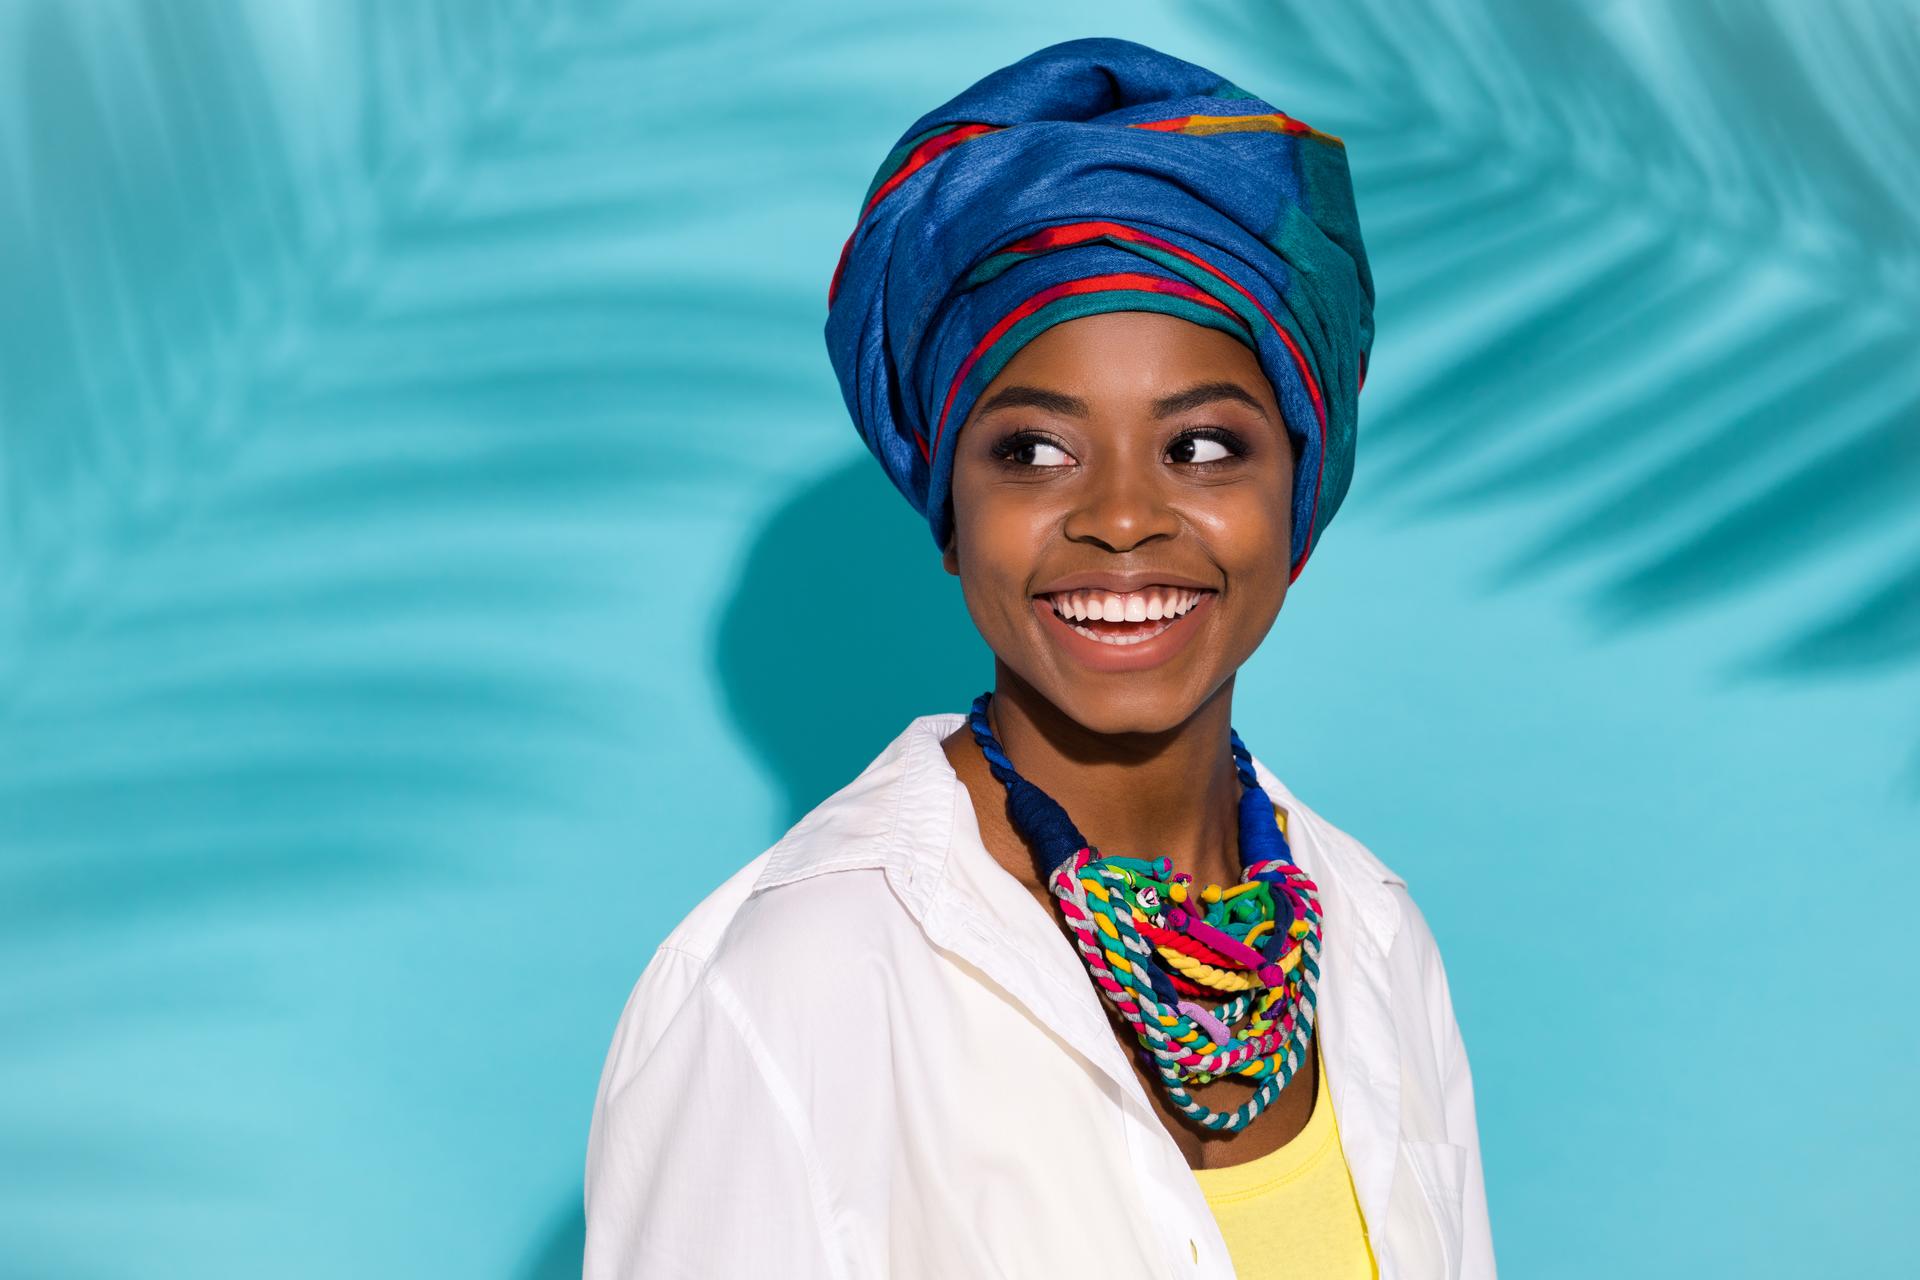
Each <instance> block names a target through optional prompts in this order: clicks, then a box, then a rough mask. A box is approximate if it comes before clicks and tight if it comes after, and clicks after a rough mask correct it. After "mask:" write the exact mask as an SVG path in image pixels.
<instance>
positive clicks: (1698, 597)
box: [1203, 0, 1920, 679]
mask: <svg viewBox="0 0 1920 1280" xmlns="http://www.w3.org/2000/svg"><path fill="white" fill-rule="evenodd" d="M1203 12H1204V13H1205V14H1206V17H1207V20H1208V23H1209V25H1210V26H1212V27H1213V28H1214V29H1215V30H1216V31H1217V32H1218V33H1220V34H1223V35H1225V36H1226V37H1228V38H1229V39H1230V41H1231V42H1232V45H1233V47H1234V48H1236V49H1237V50H1241V51H1243V53H1242V56H1244V57H1245V58H1247V59H1249V60H1250V61H1252V62H1253V63H1254V64H1255V67H1256V68H1257V69H1255V70H1249V71H1248V72H1246V73H1245V74H1246V75H1248V77H1249V78H1255V77H1257V82H1259V83H1263V84H1273V85H1279V86H1284V92H1286V93H1289V94H1297V95H1298V99H1299V101H1301V102H1303V103H1313V104H1315V108H1316V110H1317V111H1318V112H1319V113H1320V115H1321V117H1323V119H1317V120H1316V121H1315V123H1316V124H1317V125H1320V126H1321V127H1326V128H1330V129H1331V130H1332V131H1333V132H1335V133H1337V134H1340V135H1342V136H1343V137H1344V138H1346V140H1347V141H1348V143H1349V145H1350V147H1351V151H1352V156H1353V162H1354V165H1355V180H1356V184H1357V186H1358V187H1359V196H1360V207H1361V210H1362V212H1363V215H1364V218H1363V222H1364V226H1365V228H1366V230H1367V235H1368V243H1369V248H1370V250H1371V251H1372V252H1373V254H1374V258H1375V276H1376V280H1377V281H1378V282H1379V283H1380V287H1381V297H1380V302H1379V308H1380V334H1381V345H1382V347H1384V348H1386V349H1387V350H1386V351H1384V352H1381V353H1377V354H1384V355H1386V356H1387V359H1382V360H1378V361H1376V369H1377V370H1380V371H1382V372H1384V371H1385V370H1387V369H1388V368H1389V367H1390V365H1389V361H1391V360H1392V359H1393V358H1395V354H1396V353H1398V355H1399V358H1401V359H1402V360H1403V361H1404V362H1405V363H1406V365H1407V366H1408V367H1407V368H1406V370H1405V371H1404V374H1403V376H1401V377H1400V378H1399V381H1398V383H1397V385H1395V386H1394V387H1393V388H1392V389H1391V390H1390V391H1388V392H1387V394H1386V395H1384V396H1376V397H1375V403H1373V404H1372V405H1370V406H1369V408H1370V409H1371V415H1370V416H1369V418H1368V420H1367V423H1366V430H1365V431H1364V432H1363V444H1362V448H1363V450H1364V451H1366V452H1367V453H1368V454H1369V455H1370V456H1369V459H1368V462H1367V465H1366V466H1365V467H1363V468H1362V471H1363V475H1366V476H1367V483H1368V484H1369V485H1371V486H1373V491H1372V492H1373V493H1377V494H1378V497H1371V495H1370V500H1375V501H1379V502H1382V503H1386V504H1389V505H1398V506H1402V507H1404V508H1406V509H1407V510H1409V511H1411V512H1416V513H1424V514H1428V515H1435V514H1442V513H1446V512H1450V511H1455V510H1464V509H1469V508H1473V507H1476V506H1479V505H1482V504H1485V503H1486V502H1488V501H1493V500H1499V501H1505V502H1512V503H1520V504H1523V505H1525V507H1526V514H1525V515H1524V516H1522V517H1521V518H1519V519H1516V520H1515V521H1514V522H1513V526H1514V528H1515V529H1516V530H1520V531H1521V532H1522V534H1523V540H1522V541H1521V542H1519V543H1518V544H1517V545H1516V546H1515V548H1514V551H1513V553H1512V555H1511V557H1510V559H1509V560H1508V562H1507V563H1506V564H1505V565H1504V566H1503V567H1501V568H1499V569H1498V570H1497V571H1496V572H1495V573H1494V575H1493V577H1492V579H1491V580H1490V585H1491V586H1492V587H1494V588H1495V589H1501V588H1511V587H1513V586H1515V585H1518V584H1520V583H1522V582H1524V581H1526V580H1528V579H1529V578H1532V577H1534V576H1537V575H1540V574H1543V573H1548V572H1563V573H1574V574H1577V575H1579V576H1580V578H1581V580H1582V582H1583V583H1584V586H1585V589H1586V590H1587V592H1588V594H1589V597H1590V599H1591V600H1592V601H1593V604H1594V616H1595V619H1596V621H1598V622H1600V623H1601V624H1603V625H1605V626H1607V627H1609V628H1618V627H1630V626H1632V627H1638V626H1650V625H1658V624H1659V623H1660V622H1662V620H1664V619H1668V618H1672V617H1676V616H1678V615H1680V614H1682V613H1684V612H1686V611H1690V610H1699V609H1705V608H1710V607H1713V606H1715V605H1718V604H1720V603H1722V602H1725V601H1728V600H1730V599H1733V598H1736V597H1741V596H1743V595H1748V594H1751V593H1754V592H1757V591H1761V590H1765V589H1768V588H1770V587H1773V586H1774V585H1775V584H1780V583H1785V582H1787V581H1789V580H1791V581H1792V582H1794V583H1796V584H1797V583H1801V582H1806V583H1809V584H1812V585H1811V586H1810V587H1809V589H1807V590H1806V591H1804V593H1803V594H1802V596H1801V598H1800V599H1799V601H1798V602H1797V604H1796V613H1794V614H1790V615H1788V616H1789V621H1787V622H1786V623H1785V624H1784V626H1783V627H1782V628H1781V630H1780V631H1777V632H1775V633H1774V634H1772V635H1766V634H1761V635H1760V636H1758V637H1757V639H1758V640H1759V642H1760V643H1758V644H1757V645H1756V646H1755V647H1754V649H1753V651H1751V652H1748V653H1744V654H1738V655H1732V657H1733V658H1734V659H1735V660H1736V662H1737V663H1738V666H1737V669H1738V670H1740V671H1743V672H1745V673H1746V674H1748V675H1749V676H1759V675H1766V676H1771V677H1773V678H1779V679H1806V678H1810V677H1814V676H1834V675H1848V674H1856V675H1870V674H1871V673H1873V672H1887V673H1892V672H1894V671H1895V670H1896V669H1899V668H1910V667H1911V665H1912V664H1913V663H1914V662H1915V661H1916V660H1920V625H1917V624H1916V622H1915V618H1914V613H1915V608H1916V606H1915V605H1914V604H1913V603H1912V602H1913V599H1914V590H1913V584H1914V582H1915V578H1916V575H1920V518H1917V517H1920V504H1916V503H1915V502H1914V501H1913V495H1914V494H1915V493H1920V365H1917V364H1916V363H1915V361H1914V360H1913V359H1912V354H1911V353H1912V352H1914V351H1915V350H1920V305H1916V303H1917V302H1920V219H1916V217H1915V215H1914V210H1915V209H1916V208H1920V178H1917V177H1916V175H1920V145H1916V143H1915V142H1914V139H1913V135H1912V132H1911V130H1904V129H1901V128H1898V127H1896V126H1895V125H1894V123H1893V122H1895V121H1901V120H1911V119H1914V118H1915V117H1916V116H1920V88H1917V87H1916V84H1917V82H1916V81H1915V79H1914V77H1912V76H1911V74H1902V73H1901V68H1903V67H1904V68H1907V69H1908V70H1909V71H1910V69H1911V68H1912V67H1913V66H1916V65H1920V27H1917V26H1916V24H1914V23H1913V22H1912V20H1911V11H1910V10H1908V9H1904V8H1902V7H1900V6H1888V7H1872V6H1864V5H1858V6H1850V7H1848V8H1847V9H1846V10H1845V13H1844V16H1843V17H1842V18H1840V19H1838V20H1836V18H1835V16H1834V15H1827V16H1826V17H1824V18H1821V19H1819V20H1818V21H1815V20H1813V19H1812V18H1811V17H1809V16H1807V15H1805V14H1803V13H1801V12H1796V11H1795V10H1794V9H1793V8H1792V7H1791V6H1789V5H1787V4H1785V3H1781V2H1775V3H1770V4H1762V5H1734V4H1724V3H1721V4H1704V5H1687V6H1667V7H1662V8H1659V9H1652V8H1648V7H1628V6H1621V7H1615V8H1612V9H1592V8H1582V7H1579V6H1562V5H1533V4H1521V3H1516V2H1515V0H1473V2H1470V3H1462V4H1456V5H1451V6H1448V7H1447V8H1445V9H1431V8H1420V7H1415V6H1409V5H1406V4H1402V3H1397V2H1396V0H1363V2H1362V3H1359V4H1355V5H1348V6H1341V7H1340V8H1339V9H1338V10H1328V9H1326V8H1325V7H1323V6H1306V5H1302V4H1295V3H1282V4H1276V5H1272V6H1265V7H1260V8H1255V7H1250V6H1238V5H1232V6H1230V5H1221V4H1212V5H1206V6H1204V7H1203ZM1283 105H1284V104H1283ZM1303 110H1304V108H1303ZM1376 376H1377V377H1379V375H1378V374H1377V375H1376ZM1390 378H1391V375H1388V376H1387V377H1380V381H1382V382H1386V381H1389V380H1390ZM1373 389H1374V387H1373V384H1372V383H1370V385H1369V390H1370V391H1372V390H1373ZM1383 400H1384V403H1382V402H1381V401H1383ZM1369 473H1370V474H1369ZM1529 530H1530V532H1529ZM1863 548H1864V549H1865V550H1864V551H1863V550H1862V549H1863Z"/></svg>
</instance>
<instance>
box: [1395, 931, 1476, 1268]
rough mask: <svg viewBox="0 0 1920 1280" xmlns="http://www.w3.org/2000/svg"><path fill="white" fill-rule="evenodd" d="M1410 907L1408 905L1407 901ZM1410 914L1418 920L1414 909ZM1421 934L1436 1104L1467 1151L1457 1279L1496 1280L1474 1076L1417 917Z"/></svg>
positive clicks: (1436, 958) (1441, 968)
mask: <svg viewBox="0 0 1920 1280" xmlns="http://www.w3.org/2000/svg"><path fill="white" fill-rule="evenodd" d="M1408 901H1409V905H1411V904H1410V900H1408ZM1412 910H1413V911H1414V913H1415V914H1416V916H1418V912H1419V908H1418V907H1413V908H1412ZM1419 927H1420V929H1421V930H1422V931H1423V932H1424V933H1425V934H1426V940H1427V945H1426V946H1425V947H1424V948H1423V951H1424V953H1425V964H1424V966H1423V967H1424V970H1425V984H1426V989H1427V1001H1426V1003H1427V1009H1428V1011H1429V1013H1430V1015H1431V1017H1432V1019H1433V1035H1434V1042H1435V1046H1436V1050H1437V1053H1438V1060H1439V1063H1440V1080H1441V1092H1442V1099H1441V1105H1442V1108H1443V1109H1444V1111H1445V1113H1446V1125H1447V1138H1448V1140H1449V1141H1450V1142H1453V1143H1456V1144H1458V1145H1459V1146H1461V1147H1464V1148H1465V1149H1466V1153H1467V1161H1466V1167H1465V1169H1464V1170H1463V1171H1462V1173H1461V1179H1462V1181H1461V1188H1460V1191H1461V1240H1460V1277H1461V1280H1495V1272H1494V1262H1493V1226H1492V1223H1491V1221H1490V1220H1489V1218H1488V1216H1487V1184H1486V1175H1485V1172H1484V1171H1483V1170H1482V1168H1481V1164H1480V1125H1479V1121H1478V1118H1477V1117H1476V1115H1475V1113H1474V1103H1473V1072H1472V1070H1471V1069H1470V1068H1469V1066H1468V1064H1467V1046H1466V1042H1465V1041H1464V1040H1463V1039H1462V1038H1461V1035H1460V1023H1459V1020H1458V1019H1457V1018H1455V1017H1454V1012H1453V991H1452V988H1451V987H1450V986H1449V985H1448V983H1447V969H1446V966H1445V965H1444V964H1442V963H1441V960H1440V948H1439V945H1438V944H1437V943H1436V942H1434V941H1433V933H1432V931H1431V930H1430V929H1428V927H1427V923H1426V919H1425V918H1424V917H1419Z"/></svg>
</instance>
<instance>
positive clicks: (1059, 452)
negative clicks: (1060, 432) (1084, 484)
mask: <svg viewBox="0 0 1920 1280" xmlns="http://www.w3.org/2000/svg"><path fill="white" fill-rule="evenodd" d="M993 451H994V454H995V455H996V456H998V457H1000V458H1002V459H1004V460H1005V461H1008V462H1011V463H1014V464H1015V465H1016V466H1022V467H1067V466H1072V465H1073V457H1072V455H1071V454H1069V453H1068V452H1067V451H1066V450H1065V449H1062V448H1061V447H1060V446H1059V445H1057V444H1055V443H1053V441H1051V440H1048V439H1046V438H1044V437H1042V436H1035V435H1016V436H1009V437H1007V438H1006V439H1005V440H1003V441H1001V442H1000V443H999V444H998V445H996V446H994V450H993Z"/></svg>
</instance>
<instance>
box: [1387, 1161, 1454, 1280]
mask: <svg viewBox="0 0 1920 1280" xmlns="http://www.w3.org/2000/svg"><path fill="white" fill-rule="evenodd" d="M1400 1150H1401V1152H1402V1153H1403V1154H1404V1156H1405V1158H1406V1161H1407V1166H1408V1167H1409V1168H1410V1169H1412V1170H1413V1176H1414V1180H1415V1181H1416V1182H1417V1183H1418V1184H1419V1186H1420V1196H1421V1199H1423V1200H1424V1201H1425V1202H1426V1206H1427V1216H1428V1217H1429V1218H1430V1219H1431V1220H1432V1223H1433V1230H1434V1234H1435V1237H1436V1243H1437V1244H1438V1246H1439V1249H1438V1252H1439V1255H1440V1256H1439V1261H1440V1263H1441V1268H1440V1270H1439V1271H1438V1272H1437V1273H1436V1274H1438V1275H1441V1276H1444V1277H1446V1278H1447V1280H1455V1277H1457V1276H1459V1274H1460V1236H1461V1231H1462V1223H1461V1219H1462V1217H1463V1216H1464V1215H1463V1212H1462V1208H1461V1202H1462V1194H1461V1193H1462V1184H1463V1183H1464V1182H1465V1180H1466V1172H1467V1149H1466V1148H1465V1147H1463V1146H1459V1145H1458V1144H1456V1143H1452V1142H1418V1141H1415V1140H1413V1139H1410V1138H1409V1139H1403V1140H1402V1141H1401V1143H1400Z"/></svg>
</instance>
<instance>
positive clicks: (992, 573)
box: [944, 311, 1293, 733]
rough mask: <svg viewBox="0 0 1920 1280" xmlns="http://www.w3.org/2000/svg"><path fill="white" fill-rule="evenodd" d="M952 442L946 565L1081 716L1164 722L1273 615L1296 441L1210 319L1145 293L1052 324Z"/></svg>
mask: <svg viewBox="0 0 1920 1280" xmlns="http://www.w3.org/2000/svg"><path fill="white" fill-rule="evenodd" d="M954 448H955V455H954V464H953V518H954V538H953V540H952V541H951V542H950V543H949V544H948V546H947V549H946V552H945V555H944V563H945V565H946V568H947V571H948V572H949V573H953V574H956V575H958V577H959V578H960V586H961V591H962V593H963V594H964V595H965V597H966V601H967V611H968V612H969V613H970V614H972V616H973V621H974V625H975V626H977V627H978V628H979V629H980V634H981V635H982V636H983V637H984V638H985V639H986V642H987V644H988V645H989V646H990V647H991V648H992V649H993V651H994V653H995V655H996V656H997V657H998V658H999V659H1000V661H1001V662H1002V663H1003V664H1004V665H1005V666H1006V667H1007V668H1009V669H1010V670H1011V671H1012V672H1013V673H1014V674H1015V675H1017V676H1019V677H1020V678H1021V679H1022V680H1024V681H1025V682H1026V683H1027V684H1029V685H1031V686H1032V687H1033V688H1034V689H1035V690H1037V691H1038V692H1039V693H1040V694H1041V695H1042V696H1043V697H1045V698H1046V699H1047V701H1049V702H1050V703H1052V704H1053V705H1054V706H1055V707H1057V708H1059V709H1060V711H1062V712H1063V713H1065V714H1066V715H1067V716H1069V717H1070V718H1072V719H1073V720H1074V721H1076V722H1078V723H1079V724H1081V725H1084V726H1085V727H1087V728H1088V729H1091V730H1093V731H1095V732H1099V733H1127V732H1158V731H1162V730H1165V729H1169V728H1172V727H1174V726H1176V725H1179V724H1181V723H1183V722H1184V721H1185V720H1186V719H1187V718H1188V717H1189V716H1191V715H1192V714H1193V713H1194V712H1195V711H1196V710H1197V709H1198V708H1199V707H1200V706H1201V704H1202V703H1204V702H1205V701H1206V700H1207V699H1208V698H1210V697H1211V696H1213V694H1214V693H1215V692H1216V691H1218V690H1219V689H1220V687H1221V686H1222V685H1223V684H1224V683H1226V681H1228V680H1229V679H1230V678H1231V677H1232V676H1233V673H1234V672H1235V671H1237V670H1238V669H1239V667H1240V664H1241V663H1243V662H1245V661H1246V660H1247V658H1248V656H1249V655H1251V654H1252V653H1253V651H1254V650H1255V649H1256V648H1258V647H1259V644H1260V641H1261V640H1262V639H1264V638H1265V636H1266V634H1267V632H1268V630H1269V629H1271V628H1272V626H1273V621H1274V618H1275V617H1277V616H1278V614H1279V612H1280V605H1281V602H1282V601H1283V600H1284V599H1285V598H1286V594H1287V570H1288V567H1289V565H1291V563H1292V545H1291V537H1290V535H1291V527H1290V526H1291V523H1292V522H1291V511H1292V497H1293V448H1292V442H1291V441H1290V440H1289V438H1288V436H1287V432H1286V427H1285V426H1284V425H1283V423H1282V420H1281V417H1280V407H1279V405H1278V403H1277V402H1276V400H1275V397H1274V393H1273V387H1272V386H1271V384H1269V383H1268V381H1267V379H1266V375H1265V374H1264V372H1263V371H1262V370H1261V368H1260V362H1259V360H1258V358H1257V357H1255V355H1254V354H1253V352H1252V351H1250V350H1248V348H1247V347H1246V346H1244V345H1243V344H1241V343H1239V342H1237V341H1235V340H1234V339H1233V338H1231V337H1229V336H1228V335H1226V334H1225V333H1221V332H1219V331H1218V330H1214V329H1209V328H1206V327H1205V326H1203V325H1198V324H1193V323H1190V322H1189V321H1186V320H1181V319H1178V318H1176V317H1174V316H1169V315H1164V314H1161V313H1159V312H1151V311H1118V312H1112V313H1108V314H1105V315H1094V316H1084V317H1082V318H1080V319H1077V320H1069V321H1066V322H1064V323H1061V324H1057V325H1054V326H1053V327H1052V328H1049V329H1047V330H1046V331H1045V332H1043V333H1042V334H1041V335H1040V336H1039V337H1037V338H1035V339H1034V340H1033V341H1031V342H1029V343H1028V344H1027V345H1026V346H1025V347H1022V348H1021V349H1020V351H1019V352H1018V353H1016V354H1015V355H1014V357H1013V359H1012V360H1010V361H1009V362H1008V363H1007V366H1006V368H1004V369H1002V370H1001V371H1000V373H999V375H998V376H997V377H995V378H994V380H993V381H992V382H991V383H990V384H989V385H988V386H987V388H986V390H985V391H983V392H982V393H981V395H980V398H979V400H978V401H977V402H976V403H975V406H974V409H973V412H972V413H971V414H970V415H969V416H968V418H967V421H966V423H965V424H964V425H963V426H962V427H961V429H960V433H959V435H958V437H957V438H956V440H955V444H954ZM1096 613H1097V614H1099V615H1101V616H1099V617H1097V618H1096V617H1094V616H1092V615H1094V614H1096Z"/></svg>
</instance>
